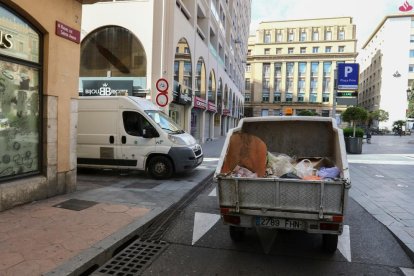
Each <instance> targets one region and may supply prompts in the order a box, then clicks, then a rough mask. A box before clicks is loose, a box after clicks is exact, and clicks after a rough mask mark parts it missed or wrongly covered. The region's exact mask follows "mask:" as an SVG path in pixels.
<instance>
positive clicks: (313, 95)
mask: <svg viewBox="0 0 414 276" xmlns="http://www.w3.org/2000/svg"><path fill="white" fill-rule="evenodd" d="M317 99H318V94H316V93H310V94H309V102H311V103H316V102H317Z"/></svg>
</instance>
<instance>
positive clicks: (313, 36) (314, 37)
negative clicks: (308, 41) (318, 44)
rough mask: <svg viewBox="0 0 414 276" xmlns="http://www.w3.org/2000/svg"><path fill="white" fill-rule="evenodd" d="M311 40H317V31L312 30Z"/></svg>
mask: <svg viewBox="0 0 414 276" xmlns="http://www.w3.org/2000/svg"><path fill="white" fill-rule="evenodd" d="M312 40H313V41H318V40H319V32H318V31H313V33H312Z"/></svg>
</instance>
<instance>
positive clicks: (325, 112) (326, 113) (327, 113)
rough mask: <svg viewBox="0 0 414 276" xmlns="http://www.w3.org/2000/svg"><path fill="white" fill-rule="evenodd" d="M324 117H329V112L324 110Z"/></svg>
mask: <svg viewBox="0 0 414 276" xmlns="http://www.w3.org/2000/svg"><path fill="white" fill-rule="evenodd" d="M321 115H322V117H329V110H322V114H321Z"/></svg>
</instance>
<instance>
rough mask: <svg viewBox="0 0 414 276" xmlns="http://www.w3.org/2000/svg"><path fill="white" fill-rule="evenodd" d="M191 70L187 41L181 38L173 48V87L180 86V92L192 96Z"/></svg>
mask: <svg viewBox="0 0 414 276" xmlns="http://www.w3.org/2000/svg"><path fill="white" fill-rule="evenodd" d="M192 78H193V69H192V63H191V52H190V48H189V46H188V43H187V40H186V39H185V38H181V39H180V40H179V41H178V44H177V47H176V48H175V58H174V82H175V83H174V85H176V84H179V85H181V91H184V93H186V94H188V95H192V86H193V83H192Z"/></svg>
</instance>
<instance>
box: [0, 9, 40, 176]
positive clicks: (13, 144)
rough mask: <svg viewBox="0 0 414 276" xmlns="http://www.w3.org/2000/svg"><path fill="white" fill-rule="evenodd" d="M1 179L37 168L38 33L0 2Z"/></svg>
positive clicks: (38, 139)
mask: <svg viewBox="0 0 414 276" xmlns="http://www.w3.org/2000/svg"><path fill="white" fill-rule="evenodd" d="M0 31H1V43H0V181H1V180H4V179H8V178H10V177H16V176H22V175H27V174H32V173H38V172H39V170H40V165H39V164H40V158H39V155H40V152H41V151H40V141H41V131H40V130H41V128H40V114H41V112H40V109H41V108H40V94H41V90H40V89H41V88H40V87H41V85H40V72H41V64H40V63H39V61H40V35H39V33H38V32H37V31H36V30H35V29H34V28H32V27H31V26H30V24H29V23H28V22H25V21H24V20H22V19H21V18H19V17H18V16H17V15H16V14H14V13H12V12H10V11H9V10H8V9H7V8H6V7H4V6H2V5H0Z"/></svg>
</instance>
